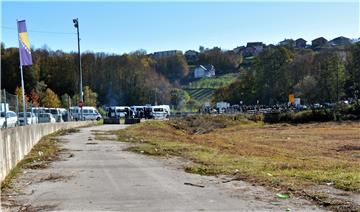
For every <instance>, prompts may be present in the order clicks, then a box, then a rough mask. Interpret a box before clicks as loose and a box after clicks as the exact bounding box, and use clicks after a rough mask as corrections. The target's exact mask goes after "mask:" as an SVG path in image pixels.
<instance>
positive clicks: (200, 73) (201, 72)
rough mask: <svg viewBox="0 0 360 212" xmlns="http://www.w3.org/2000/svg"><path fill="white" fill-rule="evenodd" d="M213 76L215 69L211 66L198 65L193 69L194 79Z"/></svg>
mask: <svg viewBox="0 0 360 212" xmlns="http://www.w3.org/2000/svg"><path fill="white" fill-rule="evenodd" d="M213 76H215V67H214V66H213V65H206V66H203V65H199V66H197V67H196V68H195V71H194V78H203V77H213Z"/></svg>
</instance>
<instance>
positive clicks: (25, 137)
mask: <svg viewBox="0 0 360 212" xmlns="http://www.w3.org/2000/svg"><path fill="white" fill-rule="evenodd" d="M90 123H92V122H63V123H54V124H35V125H28V126H24V127H15V128H9V129H3V130H0V182H1V181H3V180H4V179H5V177H6V175H7V174H8V173H9V172H10V170H11V169H12V168H14V167H15V166H16V164H17V163H18V162H19V161H21V160H22V159H23V158H24V157H25V155H27V154H28V153H29V152H30V150H31V149H32V147H33V146H34V145H35V144H37V143H38V142H39V141H40V139H41V138H42V137H43V136H46V135H49V134H51V133H53V132H55V131H58V130H62V129H70V128H74V127H80V126H85V125H88V124H90Z"/></svg>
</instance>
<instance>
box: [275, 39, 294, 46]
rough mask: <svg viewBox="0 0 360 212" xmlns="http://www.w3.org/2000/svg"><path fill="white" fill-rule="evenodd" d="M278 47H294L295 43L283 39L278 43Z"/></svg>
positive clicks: (291, 40)
mask: <svg viewBox="0 0 360 212" xmlns="http://www.w3.org/2000/svg"><path fill="white" fill-rule="evenodd" d="M279 46H288V47H295V41H294V40H293V39H286V38H285V39H284V40H283V41H280V42H279Z"/></svg>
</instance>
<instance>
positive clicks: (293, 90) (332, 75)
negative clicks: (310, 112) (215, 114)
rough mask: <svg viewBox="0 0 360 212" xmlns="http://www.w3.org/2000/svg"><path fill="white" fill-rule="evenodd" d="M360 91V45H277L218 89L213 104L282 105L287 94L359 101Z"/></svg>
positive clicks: (324, 100) (318, 99) (311, 99)
mask: <svg viewBox="0 0 360 212" xmlns="http://www.w3.org/2000/svg"><path fill="white" fill-rule="evenodd" d="M359 91H360V43H357V44H354V45H351V46H348V47H345V48H343V49H336V48H329V49H323V50H321V51H312V50H310V49H305V50H297V49H293V48H288V47H280V46H276V47H275V46H274V47H271V48H267V49H266V50H264V51H263V52H261V53H260V54H259V55H257V56H256V57H255V58H254V61H253V63H252V65H251V66H250V68H241V70H240V77H239V78H238V79H237V80H236V81H235V82H234V83H232V84H230V85H228V86H225V87H222V88H220V89H218V90H217V91H216V93H215V96H214V101H228V102H231V103H233V104H239V103H240V101H242V102H243V103H244V104H257V103H258V102H259V103H260V104H269V105H272V104H282V103H285V102H288V95H289V94H294V95H295V96H296V97H300V98H301V99H302V102H305V103H307V104H314V103H327V102H328V103H333V102H336V101H338V100H343V99H346V98H358V96H359Z"/></svg>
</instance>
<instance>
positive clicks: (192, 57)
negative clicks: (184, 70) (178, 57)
mask: <svg viewBox="0 0 360 212" xmlns="http://www.w3.org/2000/svg"><path fill="white" fill-rule="evenodd" d="M199 54H200V53H199V52H197V51H194V50H188V51H186V52H185V57H186V61H187V62H188V63H189V64H192V63H195V62H197V61H198V60H199Z"/></svg>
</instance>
